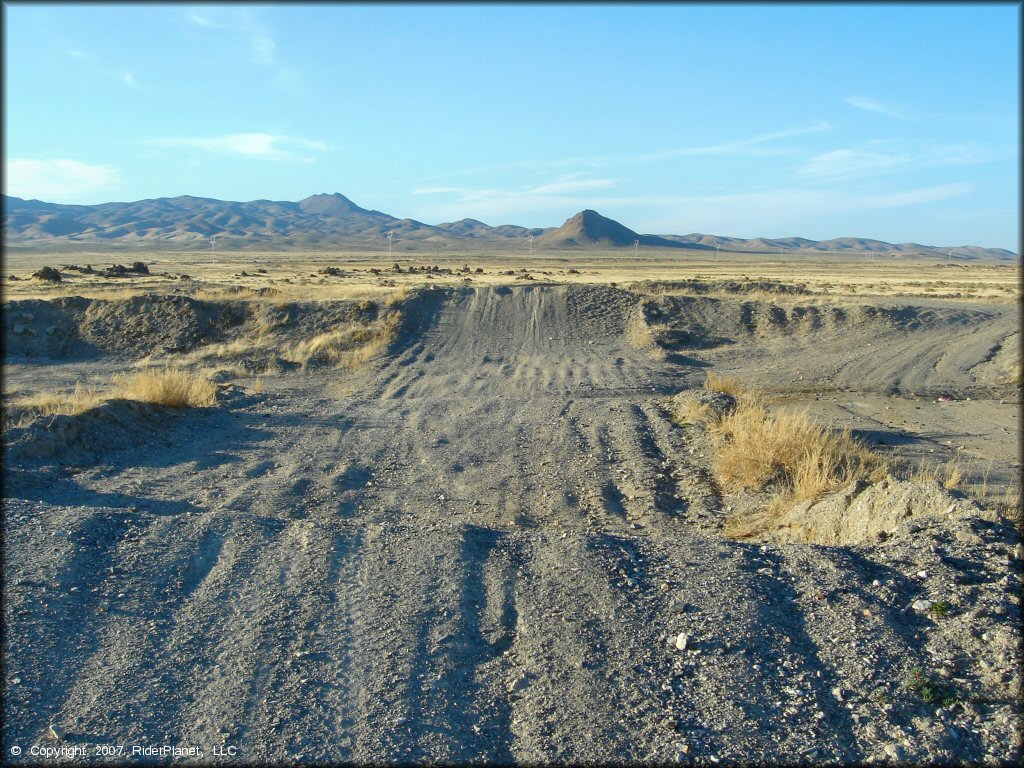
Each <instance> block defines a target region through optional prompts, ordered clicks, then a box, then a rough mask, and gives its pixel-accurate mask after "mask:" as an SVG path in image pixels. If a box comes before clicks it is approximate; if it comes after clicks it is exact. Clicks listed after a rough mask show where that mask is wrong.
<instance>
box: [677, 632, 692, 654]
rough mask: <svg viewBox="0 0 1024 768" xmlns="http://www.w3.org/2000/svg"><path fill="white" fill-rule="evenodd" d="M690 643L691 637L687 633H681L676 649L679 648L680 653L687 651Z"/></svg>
mask: <svg viewBox="0 0 1024 768" xmlns="http://www.w3.org/2000/svg"><path fill="white" fill-rule="evenodd" d="M689 642H690V636H689V635H688V634H686V633H685V632H680V633H679V635H678V636H676V648H678V649H679V650H680V651H685V650H686V646H687V644H688V643H689Z"/></svg>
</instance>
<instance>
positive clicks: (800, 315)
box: [644, 296, 996, 349]
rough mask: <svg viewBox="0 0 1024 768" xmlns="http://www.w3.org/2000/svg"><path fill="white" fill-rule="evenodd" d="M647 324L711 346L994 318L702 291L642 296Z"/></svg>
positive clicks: (943, 326) (679, 344)
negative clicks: (750, 298)
mask: <svg viewBox="0 0 1024 768" xmlns="http://www.w3.org/2000/svg"><path fill="white" fill-rule="evenodd" d="M644 317H645V319H646V321H647V322H648V324H651V325H656V326H658V327H659V333H658V334H657V339H658V342H659V343H660V344H661V345H662V346H663V347H666V348H669V349H673V348H675V349H681V348H690V349H708V348H712V347H717V346H721V345H722V344H728V343H732V342H740V341H745V340H748V339H757V338H774V337H779V338H783V337H796V338H800V337H814V336H816V335H817V334H822V333H824V334H833V335H834V334H840V333H842V334H847V333H849V332H850V331H853V330H862V331H866V332H871V333H885V332H897V333H900V334H906V333H914V332H918V331H920V332H929V333H930V332H934V331H939V330H967V329H971V328H973V327H975V326H978V325H980V324H982V323H986V322H988V321H991V320H993V319H994V318H996V313H993V312H991V311H988V310H986V309H974V308H967V307H956V308H952V307H940V306H936V307H929V306H916V305H891V306H885V305H882V306H878V305H871V304H863V305H860V304H857V305H839V304H836V305H824V304H797V305H793V306H783V305H779V304H774V303H770V302H762V301H734V300H729V299H719V298H711V297H703V296H659V297H656V298H649V299H646V300H645V301H644Z"/></svg>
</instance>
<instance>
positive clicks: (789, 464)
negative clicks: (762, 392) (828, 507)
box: [709, 380, 889, 538]
mask: <svg viewBox="0 0 1024 768" xmlns="http://www.w3.org/2000/svg"><path fill="white" fill-rule="evenodd" d="M716 383H718V384H720V380H719V381H718V382H716ZM725 386H729V387H730V388H731V392H730V394H732V393H734V392H737V390H736V389H735V388H732V387H731V385H730V384H726V385H725ZM716 391H723V390H716ZM734 396H736V397H737V406H736V409H735V410H734V411H733V412H732V413H727V414H724V415H722V416H721V417H719V418H717V419H714V418H713V419H712V420H711V421H710V422H709V430H710V433H711V437H712V441H713V444H714V447H715V460H714V469H715V473H716V475H717V477H718V480H719V482H721V483H722V485H723V486H725V487H732V488H741V489H746V490H750V491H762V490H767V489H772V490H774V495H773V497H772V499H771V501H770V503H769V506H768V508H767V509H765V510H761V511H759V512H758V513H757V514H756V515H754V516H747V517H744V518H743V519H735V518H734V519H732V520H729V521H726V535H729V536H733V537H737V538H742V537H744V536H749V535H752V534H753V533H755V532H756V531H757V530H761V529H763V528H765V527H767V526H770V524H771V521H772V519H773V518H774V517H777V516H778V515H779V514H780V513H781V512H783V511H784V510H785V509H786V508H787V507H789V506H791V505H792V504H794V503H796V502H799V501H803V500H805V499H813V498H817V497H818V496H820V495H822V494H824V493H828V492H830V491H835V490H838V489H839V488H842V487H844V486H846V485H849V484H850V483H851V482H853V481H854V480H871V481H878V480H881V479H882V477H884V476H885V475H886V474H887V473H888V471H889V462H888V460H887V459H885V458H884V457H883V456H881V455H880V454H878V453H875V452H874V451H872V450H871V449H870V448H868V447H867V445H865V444H864V443H863V442H861V441H860V440H857V439H856V438H854V437H853V436H852V435H851V433H850V431H849V430H846V429H844V430H833V429H829V428H827V427H825V426H823V425H821V424H819V423H817V422H816V421H814V420H813V419H812V418H811V417H810V416H809V415H808V414H807V413H806V411H797V412H792V411H781V412H779V413H776V414H773V413H771V412H770V411H769V410H768V408H767V406H766V405H765V403H764V401H763V400H762V398H761V397H760V396H759V395H758V394H757V393H756V392H751V391H749V390H748V391H745V392H743V393H742V394H739V393H738V392H737V394H736V395H734Z"/></svg>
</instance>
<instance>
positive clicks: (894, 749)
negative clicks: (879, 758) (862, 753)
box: [885, 744, 903, 762]
mask: <svg viewBox="0 0 1024 768" xmlns="http://www.w3.org/2000/svg"><path fill="white" fill-rule="evenodd" d="M885 754H886V756H887V757H888V758H889V759H890V760H895V761H896V762H899V761H901V760H902V759H903V750H902V749H900V748H899V746H898V745H896V744H886V745H885Z"/></svg>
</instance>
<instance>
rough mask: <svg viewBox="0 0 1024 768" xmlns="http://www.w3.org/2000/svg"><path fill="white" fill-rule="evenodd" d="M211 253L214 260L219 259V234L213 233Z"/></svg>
mask: <svg viewBox="0 0 1024 768" xmlns="http://www.w3.org/2000/svg"><path fill="white" fill-rule="evenodd" d="M210 255H211V256H212V257H213V260H214V261H216V260H217V236H216V235H213V236H212V237H211V238H210Z"/></svg>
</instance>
